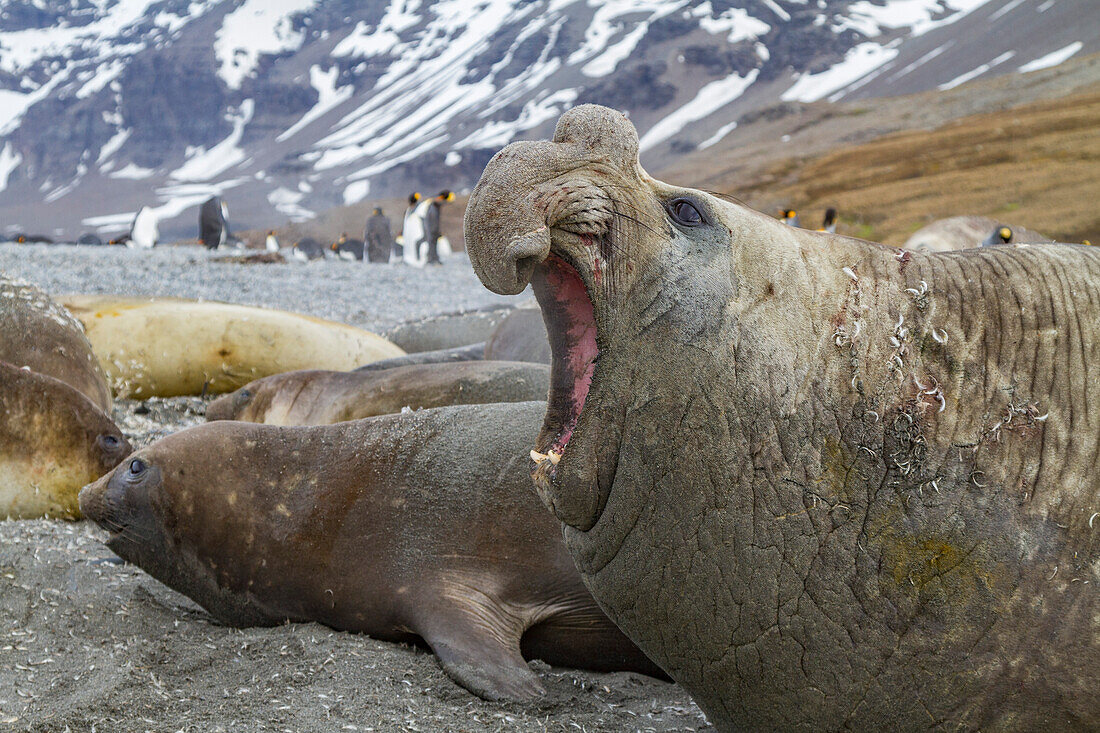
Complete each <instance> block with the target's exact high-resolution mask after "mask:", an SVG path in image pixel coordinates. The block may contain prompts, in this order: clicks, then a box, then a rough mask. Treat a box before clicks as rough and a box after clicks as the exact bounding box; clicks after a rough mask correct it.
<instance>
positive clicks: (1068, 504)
mask: <svg viewBox="0 0 1100 733" xmlns="http://www.w3.org/2000/svg"><path fill="white" fill-rule="evenodd" d="M637 154H638V138H637V136H636V134H635V132H634V129H633V127H632V126H631V124H630V122H629V121H627V119H626V118H625V117H624V116H623V115H621V114H619V113H617V112H613V111H612V110H608V109H605V108H602V107H593V106H583V107H578V108H575V109H573V110H571V111H569V112H568V113H566V114H565V115H563V117H562V118H561V120H560V122H559V123H558V127H557V131H556V134H555V137H554V141H553V142H522V143H516V144H513V145H509V146H508V147H506V148H505V149H504V150H502V151H501V152H500V153H498V154H497V155H496V156H495V157H494V158H493V159H492V161H491V162H490V163H489V165H488V166H487V168H486V170H485V173H484V175H483V177H482V179H481V182H480V183H479V184H478V186H477V188H476V189H475V191H474V192H473V195H472V196H471V199H470V203H469V208H468V209H467V213H466V243H467V247H468V249H469V252H470V258H471V260H472V262H473V265H474V268H475V270H476V271H477V273H478V275H479V276H480V277H481V279H482V281H483V282H484V283H485V284H486V285H488V286H489V287H490V288H491V289H493V290H494V291H496V292H499V293H516V292H519V291H520V290H522V289H523V288H524V287H525V286H526V285H527V283H528V282H529V281H530V282H532V284H533V286H534V290H535V294H536V296H537V297H538V300H539V302H540V304H541V306H542V308H543V311H544V313H545V314H546V317H547V322H548V329H549V331H550V343H551V345H552V347H553V350H554V363H553V365H552V367H551V383H552V386H551V394H550V402H549V405H548V409H547V413H546V420H545V423H544V427H543V430H542V432H541V433H540V435H539V438H538V441H537V442H536V450H537V451H538V454H541V455H536V457H537V458H538V459H539V460H538V463H537V466H536V469H535V480H536V485H537V486H538V488H539V491H540V493H541V495H542V497H543V499H544V500H545V501H546V503H547V504H548V505H549V506H550V507H552V509H553V511H554V513H555V514H556V515H557V517H558V518H559V519H560V520H561V521H562V522H563V524H564V525H565V527H564V531H565V538H566V545H567V546H568V547H569V549H570V551H571V553H572V555H573V557H574V559H575V560H576V562H577V565H578V568H579V569H580V571H581V573H582V575H583V577H584V579H585V584H586V585H587V586H588V588H589V589H590V590H591V591H592V593H593V595H594V596H595V597H596V599H597V600H598V601H599V602H600V605H601V607H603V608H604V609H605V610H606V611H607V612H608V615H609V616H610V617H611V618H612V620H614V621H615V622H616V623H617V624H618V625H619V627H620V628H622V629H623V630H624V631H626V632H627V634H628V635H629V636H630V637H631V638H632V639H634V640H635V641H636V642H638V645H639V646H640V647H641V648H642V649H643V650H644V651H646V652H647V653H648V654H649V655H650V657H651V658H652V659H654V661H656V662H657V663H658V664H660V665H661V666H662V667H664V668H665V669H666V670H667V671H668V672H669V673H670V674H671V675H672V677H673V678H674V679H676V680H677V681H678V682H680V683H682V684H683V685H684V687H686V688H687V689H688V690H689V691H690V692H691V693H692V694H693V695H694V696H695V697H696V699H697V701H698V702H699V704H700V705H701V707H702V708H703V710H704V711H705V712H706V713H707V715H708V717H709V718H710V719H711V720H712V721H713V722H714V723H715V724H716V725H717V726H718V727H720V728H722V729H727V730H732V729H746V730H748V729H752V730H780V729H782V730H793V729H802V730H836V729H841V728H844V729H856V730H914V729H926V728H944V729H948V728H950V729H955V728H966V729H978V728H980V729H998V730H1000V729H1006V728H1008V729H1016V730H1042V729H1051V730H1067V729H1095V726H1096V724H1097V720H1098V719H1100V717H1098V716H1100V695H1098V694H1097V690H1098V689H1100V429H1098V427H1097V425H1098V424H1100V423H1098V420H1100V418H1098V416H1100V252H1097V251H1096V250H1095V249H1094V248H1089V247H1080V246H1071V245H1058V246H1052V245H1031V246H1013V245H1009V246H1003V247H986V248H982V249H974V250H968V251H964V252H950V253H942V254H925V253H920V252H904V251H898V250H894V249H891V248H888V247H884V246H881V245H878V244H873V243H869V242H864V241H860V240H855V239H849V238H846V237H837V236H832V235H827V234H819V233H814V232H808V231H804V230H799V229H794V228H791V227H788V226H785V225H783V224H781V223H778V222H775V221H774V220H772V219H770V218H769V217H766V216H763V215H761V214H759V213H757V212H754V211H752V210H750V209H747V208H745V207H742V206H738V205H736V204H733V203H729V202H727V201H723V200H720V199H718V198H716V197H713V196H709V195H707V194H705V193H702V192H700V191H695V190H692V189H687V188H680V187H676V186H670V185H667V184H665V183H661V182H660V181H656V180H654V179H652V178H651V177H649V176H648V175H647V174H646V173H645V171H644V170H642V168H641V167H640V165H639V163H638V158H637ZM597 357H598V359H597Z"/></svg>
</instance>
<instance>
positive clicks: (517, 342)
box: [485, 306, 550, 364]
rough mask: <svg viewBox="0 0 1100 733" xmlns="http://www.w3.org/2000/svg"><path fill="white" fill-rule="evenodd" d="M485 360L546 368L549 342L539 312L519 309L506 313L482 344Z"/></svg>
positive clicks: (534, 308)
mask: <svg viewBox="0 0 1100 733" xmlns="http://www.w3.org/2000/svg"><path fill="white" fill-rule="evenodd" d="M485 358H486V359H503V360H506V361H529V362H534V363H536V364H549V363H550V341H549V340H548V338H547V335H546V324H545V323H543V322H542V311H541V310H539V309H538V308H537V307H530V308H528V307H523V306H521V307H519V308H516V309H515V310H514V311H512V312H511V313H509V314H508V317H507V318H505V319H504V320H503V321H501V322H500V325H499V326H497V327H496V329H495V330H494V331H493V335H492V336H490V337H489V340H488V341H486V342H485Z"/></svg>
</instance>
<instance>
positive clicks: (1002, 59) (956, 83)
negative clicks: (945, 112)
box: [939, 51, 1016, 91]
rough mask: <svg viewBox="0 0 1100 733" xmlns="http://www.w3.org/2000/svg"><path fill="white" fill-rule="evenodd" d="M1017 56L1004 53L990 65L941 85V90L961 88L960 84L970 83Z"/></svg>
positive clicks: (984, 65) (982, 66)
mask: <svg viewBox="0 0 1100 733" xmlns="http://www.w3.org/2000/svg"><path fill="white" fill-rule="evenodd" d="M1015 55H1016V52H1015V51H1006V52H1005V53H1002V54H1001V55H1000V56H998V57H997V58H995V59H993V60H992V61H990V62H989V63H988V64H982V65H981V66H979V67H977V68H976V69H972V70H970V71H968V72H966V73H965V74H959V75H958V76H956V77H955V78H954V79H952V80H951V81H949V82H946V83H944V84H940V87H939V88H940V90H941V91H944V90H947V89H954V88H955V87H957V86H959V85H960V84H965V83H966V82H968V81H970V80H971V79H976V78H978V77H979V76H981V75H982V74H984V73H985V72H987V71H989V70H990V69H992V68H993V67H994V66H1000V65H1001V64H1003V63H1004V62H1005V61H1008V60H1009V59H1010V58H1012V57H1013V56H1015Z"/></svg>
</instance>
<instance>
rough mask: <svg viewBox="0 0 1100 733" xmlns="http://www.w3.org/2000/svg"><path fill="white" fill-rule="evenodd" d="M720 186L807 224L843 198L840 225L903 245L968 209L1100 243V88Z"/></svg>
mask: <svg viewBox="0 0 1100 733" xmlns="http://www.w3.org/2000/svg"><path fill="white" fill-rule="evenodd" d="M731 183H733V182H731ZM721 190H726V191H728V192H729V193H733V194H734V195H737V196H739V197H741V198H744V199H746V200H747V201H749V202H750V203H755V204H760V203H762V202H774V201H785V202H789V205H790V206H792V207H794V208H795V209H797V210H799V211H800V212H801V213H802V223H803V226H817V224H818V222H819V221H820V217H821V215H822V212H823V211H824V210H825V209H826V208H827V207H829V206H835V207H836V208H837V209H839V211H840V215H841V227H840V231H841V233H844V234H851V235H854V236H859V237H863V238H866V239H873V240H877V241H882V242H886V243H888V244H894V245H900V244H902V243H903V242H905V240H906V239H907V238H908V237H909V235H911V234H912V233H913V232H915V231H916V230H917V229H919V228H921V227H922V226H924V225H926V224H928V223H930V222H932V221H934V220H936V219H941V218H944V217H948V216H956V215H962V214H976V215H981V216H988V217H991V218H994V219H1001V220H1004V221H1005V222H1007V223H1011V224H1017V225H1019V226H1025V227H1028V228H1029V229H1034V230H1036V231H1039V232H1042V233H1043V234H1046V235H1048V236H1050V237H1053V238H1054V239H1056V240H1059V241H1063V242H1080V241H1082V240H1083V239H1089V240H1091V241H1092V242H1093V243H1100V206H1098V205H1097V202H1098V201H1100V88H1097V89H1094V90H1092V91H1090V92H1086V93H1082V94H1076V95H1071V96H1068V97H1064V98H1062V99H1059V100H1056V101H1046V102H1038V103H1033V104H1027V105H1023V106H1020V107H1016V108H1011V109H1007V110H1003V111H998V112H993V113H985V114H978V115H973V116H969V117H964V118H961V119H958V120H955V121H953V122H949V123H947V124H945V125H943V126H942V127H939V128H937V129H935V130H932V131H924V130H913V131H906V132H899V133H893V134H890V135H886V136H883V137H881V138H879V139H876V140H874V141H872V142H868V143H864V144H861V145H855V146H851V147H845V148H840V149H835V150H834V151H832V152H830V153H827V154H825V155H822V156H820V157H815V158H811V159H807V160H796V159H787V160H784V161H779V162H777V163H775V164H774V165H772V166H770V167H769V168H767V169H766V170H764V171H762V172H761V174H760V175H759V176H754V180H752V181H745V180H741V181H738V182H736V183H733V185H730V186H728V187H726V186H722V187H721ZM764 210H765V211H769V213H770V208H764Z"/></svg>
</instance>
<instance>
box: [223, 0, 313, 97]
mask: <svg viewBox="0 0 1100 733" xmlns="http://www.w3.org/2000/svg"><path fill="white" fill-rule="evenodd" d="M316 3H317V0H244V3H243V4H241V6H240V7H238V8H237V9H236V10H234V11H232V12H230V13H228V14H227V15H226V16H225V19H224V20H223V21H222V27H221V28H219V29H218V32H217V34H216V36H215V40H214V56H215V57H216V58H217V60H218V63H219V64H220V65H221V68H220V69H219V71H218V74H219V76H221V78H222V79H223V80H224V81H225V83H226V86H228V87H229V88H230V89H240V88H241V83H242V82H243V81H244V80H245V79H246V78H247V77H249V76H251V74H252V72H253V71H255V70H256V66H257V64H259V61H260V56H262V55H265V54H277V53H285V52H287V51H295V50H297V49H298V48H299V47H301V45H302V40H303V39H302V34H301V33H300V32H297V31H295V30H294V26H293V22H292V19H293V16H294V15H295V14H297V13H302V12H305V11H307V10H310V9H311V8H313V6H314V5H315V4H316Z"/></svg>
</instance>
